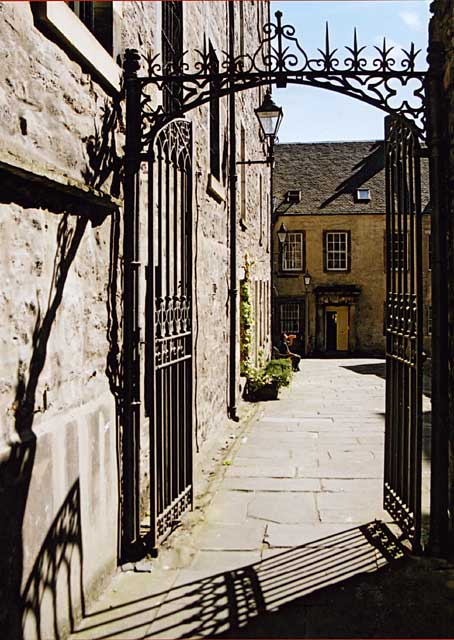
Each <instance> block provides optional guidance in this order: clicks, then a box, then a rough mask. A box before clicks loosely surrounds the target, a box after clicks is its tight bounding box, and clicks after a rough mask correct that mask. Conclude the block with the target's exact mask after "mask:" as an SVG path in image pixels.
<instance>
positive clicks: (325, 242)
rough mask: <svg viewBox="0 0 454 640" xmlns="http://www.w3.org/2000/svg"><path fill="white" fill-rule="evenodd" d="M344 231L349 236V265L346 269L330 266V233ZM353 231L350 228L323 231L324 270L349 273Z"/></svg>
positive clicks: (326, 271)
mask: <svg viewBox="0 0 454 640" xmlns="http://www.w3.org/2000/svg"><path fill="white" fill-rule="evenodd" d="M329 233H344V234H346V236H347V265H346V268H345V269H332V268H331V269H329V268H328V234H329ZM351 255H352V250H351V232H350V230H348V229H326V230H324V231H323V271H324V272H325V273H349V272H350V271H351Z"/></svg>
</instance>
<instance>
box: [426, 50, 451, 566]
mask: <svg viewBox="0 0 454 640" xmlns="http://www.w3.org/2000/svg"><path fill="white" fill-rule="evenodd" d="M428 61H429V72H428V87H427V89H428V100H427V104H428V113H427V123H428V132H427V135H428V147H429V158H430V203H431V238H432V398H431V400H432V450H431V486H430V536H429V552H430V553H431V554H433V555H441V554H444V553H446V551H447V545H448V526H449V522H448V506H449V505H448V467H449V464H448V445H449V427H448V359H447V354H448V313H447V300H448V279H447V262H446V259H447V254H446V233H447V225H446V222H447V220H446V218H447V216H446V211H447V210H446V203H445V198H444V196H443V178H444V176H445V175H446V173H445V169H446V168H445V166H444V162H445V158H446V154H447V150H446V147H445V144H444V142H443V140H442V136H441V135H440V134H441V132H442V130H443V129H442V123H441V122H440V120H441V115H442V109H443V104H442V96H441V87H442V73H443V51H442V46H441V44H440V43H439V42H434V41H433V40H431V42H430V45H429V56H428ZM443 137H444V136H443Z"/></svg>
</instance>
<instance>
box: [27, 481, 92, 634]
mask: <svg viewBox="0 0 454 640" xmlns="http://www.w3.org/2000/svg"><path fill="white" fill-rule="evenodd" d="M75 606H77V609H78V611H77V613H81V614H82V615H84V614H85V600H84V591H83V550H82V523H81V516H80V487H79V480H77V481H76V482H75V483H74V485H73V486H72V488H71V490H70V491H69V493H68V495H67V496H66V499H65V501H64V503H63V505H62V506H61V508H60V511H59V512H58V514H57V517H56V518H55V520H54V522H53V524H52V527H51V528H50V529H49V532H48V534H47V536H46V538H45V540H44V543H43V545H42V547H41V549H40V551H39V554H38V556H37V559H36V561H35V564H34V565H33V569H32V571H31V573H30V575H29V578H28V580H27V583H26V585H25V588H24V590H23V593H22V606H21V612H20V613H21V620H22V627H23V629H24V631H25V635H24V636H23V637H24V638H27V637H28V638H30V637H33V638H37V639H38V640H46V638H48V629H49V626H50V621H49V619H46V620H45V623H44V625H43V619H44V617H45V616H46V618H47V616H50V617H51V622H52V626H53V636H52V637H53V638H55V639H56V640H57V639H58V638H61V637H62V632H61V628H60V624H61V621H62V620H65V626H66V621H67V624H68V627H69V628H70V630H71V631H73V630H74V625H75V620H76V611H75ZM46 630H47V631H46ZM18 637H19V636H18ZM21 637H22V636H21Z"/></svg>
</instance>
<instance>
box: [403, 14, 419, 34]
mask: <svg viewBox="0 0 454 640" xmlns="http://www.w3.org/2000/svg"><path fill="white" fill-rule="evenodd" d="M399 17H400V19H401V20H402V21H403V22H404V23H405V24H406V25H407V27H409V28H410V29H413V30H414V31H422V22H421V18H420V16H419V14H417V13H415V12H414V11H401V12H400V13H399Z"/></svg>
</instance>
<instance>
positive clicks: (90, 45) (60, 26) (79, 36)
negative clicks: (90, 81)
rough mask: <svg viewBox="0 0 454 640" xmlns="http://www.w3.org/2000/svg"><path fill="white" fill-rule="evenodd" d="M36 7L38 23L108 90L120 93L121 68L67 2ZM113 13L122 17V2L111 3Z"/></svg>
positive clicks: (50, 2) (40, 3) (58, 1)
mask: <svg viewBox="0 0 454 640" xmlns="http://www.w3.org/2000/svg"><path fill="white" fill-rule="evenodd" d="M33 5H34V10H35V12H36V16H37V18H38V20H39V22H40V23H41V24H42V25H44V26H45V27H47V28H48V29H49V30H50V31H51V32H52V34H53V35H54V36H55V37H56V39H57V40H58V42H59V43H61V45H62V48H65V49H69V50H70V51H71V53H73V54H75V55H76V57H77V58H79V60H81V61H82V62H83V63H84V64H86V65H87V66H88V67H89V68H90V69H91V70H92V71H93V74H94V75H95V77H97V79H99V80H100V82H101V83H103V84H104V85H106V84H107V87H108V88H109V89H111V90H112V89H113V90H114V91H120V87H121V77H122V70H121V68H120V67H119V65H118V64H117V63H116V62H115V60H114V59H113V58H112V56H111V55H110V54H109V53H108V52H107V51H106V50H105V49H104V47H103V46H102V45H101V44H100V43H99V42H98V40H97V39H96V38H95V36H94V35H93V34H92V33H91V32H90V31H89V29H88V28H87V27H86V26H85V25H84V24H83V22H82V21H81V20H80V19H79V18H78V17H77V16H76V14H75V13H74V11H72V10H71V9H70V8H69V7H68V5H67V3H66V2H62V1H60V0H51V1H49V2H36V3H33ZM112 10H113V12H114V13H116V14H117V15H118V16H119V17H121V16H122V13H123V6H122V2H117V1H115V2H112ZM94 61H96V63H95V62H94Z"/></svg>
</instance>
